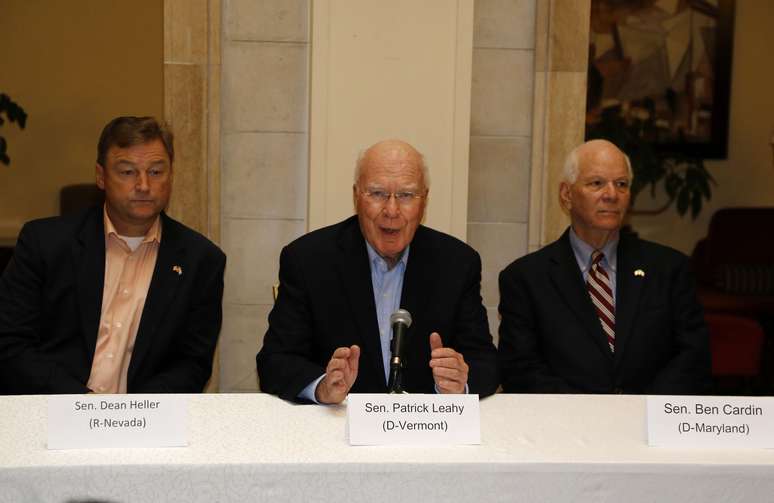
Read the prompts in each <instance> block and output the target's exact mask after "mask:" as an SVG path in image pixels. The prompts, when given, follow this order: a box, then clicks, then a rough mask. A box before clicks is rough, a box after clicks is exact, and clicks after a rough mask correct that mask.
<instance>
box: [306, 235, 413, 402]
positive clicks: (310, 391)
mask: <svg viewBox="0 0 774 503" xmlns="http://www.w3.org/2000/svg"><path fill="white" fill-rule="evenodd" d="M366 247H367V248H368V265H369V266H370V267H371V284H372V285H373V290H374V304H375V305H376V320H377V322H378V323H379V340H380V342H381V346H382V362H383V363H384V382H385V384H386V383H387V379H388V378H389V375H390V341H391V340H392V327H391V326H390V315H392V313H394V312H395V311H396V310H398V308H400V295H401V292H402V291H403V276H404V275H405V274H406V264H407V262H408V255H409V248H410V247H411V246H410V245H409V246H407V247H406V249H405V250H404V251H403V255H402V256H401V258H400V260H399V261H398V263H397V264H395V267H393V268H392V269H389V268H388V267H387V261H386V260H384V259H383V258H382V257H381V256H380V255H379V254H378V253H376V250H374V249H373V247H372V246H371V244H370V243H368V241H366ZM323 377H325V374H323V375H321V376H320V377H318V378H317V379H315V380H314V381H312V382H311V383H309V385H308V386H306V387H305V388H304V389H303V390H301V393H299V394H298V396H299V398H305V399H307V400H311V401H313V402H317V400H315V397H314V392H315V390H316V389H317V385H318V384H319V383H320V381H321V380H322V379H323Z"/></svg>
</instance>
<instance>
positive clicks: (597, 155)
mask: <svg viewBox="0 0 774 503" xmlns="http://www.w3.org/2000/svg"><path fill="white" fill-rule="evenodd" d="M589 176H603V177H605V178H611V179H613V178H621V177H624V178H629V170H628V168H627V167H626V158H625V157H624V154H623V153H622V152H621V151H620V150H618V148H616V147H614V146H608V145H602V146H596V147H595V148H588V149H583V150H581V151H580V152H578V177H579V178H586V177H589Z"/></svg>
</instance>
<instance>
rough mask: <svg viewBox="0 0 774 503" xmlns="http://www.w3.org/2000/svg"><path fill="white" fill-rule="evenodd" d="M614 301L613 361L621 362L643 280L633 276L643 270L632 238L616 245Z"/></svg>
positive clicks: (628, 237)
mask: <svg viewBox="0 0 774 503" xmlns="http://www.w3.org/2000/svg"><path fill="white" fill-rule="evenodd" d="M617 260H618V265H617V270H616V281H615V283H616V301H615V361H616V364H618V363H619V362H620V361H621V358H622V356H623V353H624V351H625V349H626V344H627V342H628V340H629V338H630V335H631V331H632V324H633V323H634V318H635V314H636V312H637V306H638V304H639V303H640V296H641V294H642V284H643V278H641V277H639V276H635V275H634V271H635V270H637V269H644V267H643V262H642V258H641V256H640V253H639V246H637V239H636V238H634V237H633V236H627V235H622V236H621V240H620V241H619V243H618V259H617Z"/></svg>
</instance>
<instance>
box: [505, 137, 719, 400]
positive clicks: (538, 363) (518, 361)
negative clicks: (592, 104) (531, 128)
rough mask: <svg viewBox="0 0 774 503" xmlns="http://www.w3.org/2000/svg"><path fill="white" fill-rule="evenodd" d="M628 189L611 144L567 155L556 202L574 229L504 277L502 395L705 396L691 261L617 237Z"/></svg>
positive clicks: (622, 163)
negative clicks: (698, 394)
mask: <svg viewBox="0 0 774 503" xmlns="http://www.w3.org/2000/svg"><path fill="white" fill-rule="evenodd" d="M631 180H632V172H631V166H630V164H629V160H628V158H627V157H626V156H625V155H624V154H623V152H621V151H620V150H619V149H618V148H617V147H615V145H613V144H612V143H609V142H606V141H603V140H593V141H590V142H588V143H586V144H583V145H581V146H580V147H578V148H577V149H575V150H574V151H573V152H572V153H571V154H570V155H569V156H568V159H567V162H566V163H565V171H564V178H563V181H562V183H561V185H560V199H561V201H562V204H563V206H564V207H565V208H566V209H567V210H568V211H569V214H570V219H571V227H570V228H569V229H567V231H566V232H565V233H564V234H563V235H562V237H561V238H559V240H557V241H555V242H554V243H551V244H549V245H547V246H546V247H545V248H543V249H541V250H539V251H536V252H534V253H531V254H529V255H527V256H525V257H522V258H520V259H518V260H516V261H515V262H513V263H512V264H511V265H510V266H508V267H507V268H506V269H505V270H504V271H502V272H501V273H500V314H501V316H502V323H501V325H500V344H499V360H500V365H501V372H502V376H503V389H504V390H505V391H507V392H514V393H520V392H534V393H647V394H695V393H703V392H706V391H708V388H709V386H710V380H709V369H710V356H709V341H708V335H707V329H706V326H705V323H704V319H703V313H702V309H701V307H700V305H699V304H698V302H697V299H696V294H695V290H694V284H693V278H692V276H691V273H690V271H689V263H688V259H687V257H685V256H684V255H683V254H681V253H679V252H677V251H675V250H673V249H671V248H667V247H665V246H661V245H658V244H655V243H651V242H648V241H644V240H641V239H638V238H637V237H635V236H633V235H631V234H621V233H620V232H619V231H620V228H621V224H622V222H623V218H624V215H625V213H626V210H627V208H628V206H629V200H630V193H629V187H630V184H631ZM598 255H599V258H598V259H597V261H596V264H595V263H594V258H595V257H597V256H598ZM590 289H591V290H590ZM592 290H593V291H592ZM611 304H612V305H611Z"/></svg>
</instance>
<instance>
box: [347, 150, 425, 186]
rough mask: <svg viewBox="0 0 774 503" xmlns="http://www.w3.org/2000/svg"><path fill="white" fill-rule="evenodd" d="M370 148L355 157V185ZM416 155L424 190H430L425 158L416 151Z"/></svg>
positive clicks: (361, 172)
mask: <svg viewBox="0 0 774 503" xmlns="http://www.w3.org/2000/svg"><path fill="white" fill-rule="evenodd" d="M370 148H371V147H369V148H366V149H363V150H361V151H360V153H358V155H357V161H356V162H355V182H354V183H355V185H357V182H358V181H360V175H362V174H363V165H364V164H365V156H366V153H367V152H368V151H369V150H370ZM417 154H419V168H420V169H421V170H422V181H423V182H424V184H425V188H426V189H429V188H430V169H429V168H428V166H427V161H425V156H424V155H423V154H422V153H421V152H419V151H417Z"/></svg>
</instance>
